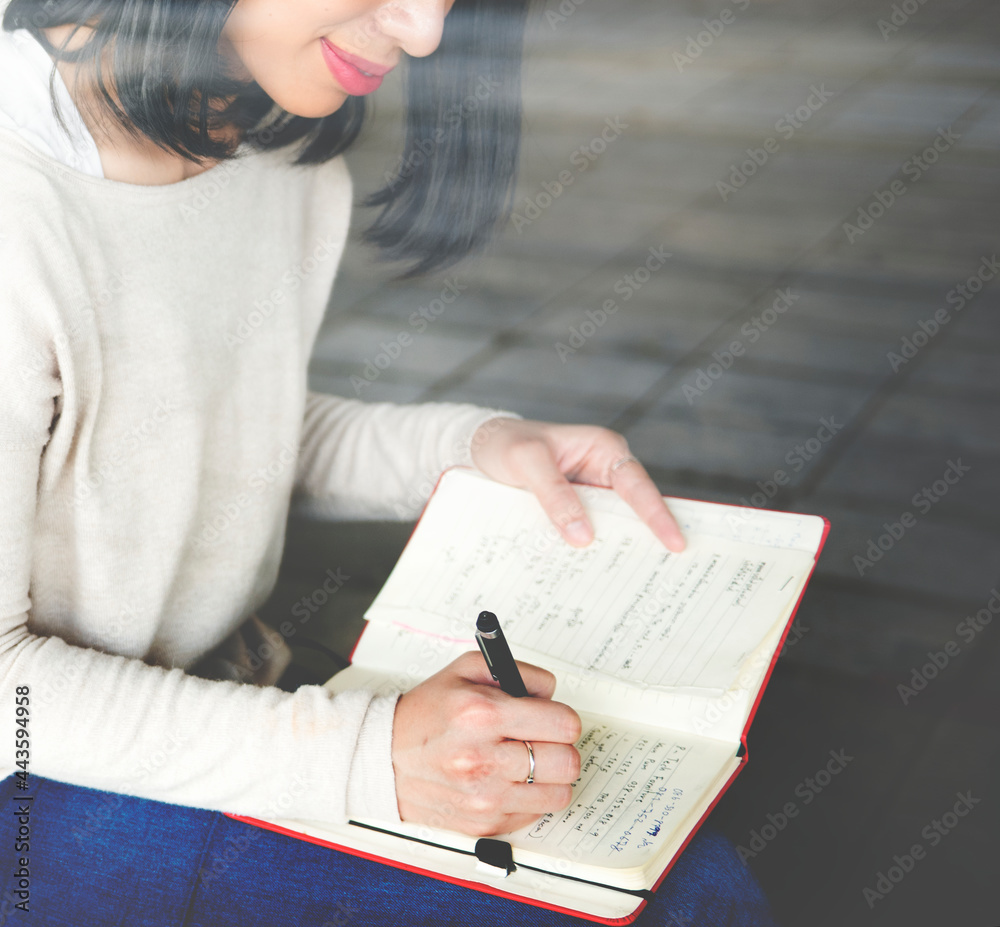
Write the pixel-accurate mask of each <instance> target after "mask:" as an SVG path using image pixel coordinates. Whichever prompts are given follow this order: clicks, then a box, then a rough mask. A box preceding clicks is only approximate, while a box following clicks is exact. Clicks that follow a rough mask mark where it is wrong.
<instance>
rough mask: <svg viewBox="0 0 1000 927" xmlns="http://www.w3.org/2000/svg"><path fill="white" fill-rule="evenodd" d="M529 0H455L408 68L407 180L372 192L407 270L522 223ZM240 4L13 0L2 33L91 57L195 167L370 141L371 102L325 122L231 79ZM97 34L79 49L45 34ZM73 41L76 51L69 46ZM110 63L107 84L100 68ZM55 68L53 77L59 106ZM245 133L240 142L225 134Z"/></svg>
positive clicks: (123, 100) (350, 105) (134, 116)
mask: <svg viewBox="0 0 1000 927" xmlns="http://www.w3.org/2000/svg"><path fill="white" fill-rule="evenodd" d="M529 2H530V0H456V2H455V5H454V7H453V8H452V10H451V12H450V13H449V15H448V17H447V18H446V20H445V26H444V34H443V36H442V40H441V45H440V47H439V48H438V50H437V51H436V52H434V54H432V55H430V56H428V57H426V58H414V59H412V60H411V61H410V62H409V74H408V80H409V86H408V106H407V116H406V122H407V124H406V140H405V144H404V149H403V153H402V156H401V158H400V160H399V163H398V165H397V169H396V170H395V171H394V172H387V173H386V176H385V184H384V186H383V187H382V188H381V189H379V190H377V191H376V192H375V193H373V194H371V195H370V196H368V197H367V198H366V199H365V200H364V201H363V202H364V205H366V206H373V207H381V211H380V212H379V214H378V216H377V217H376V219H375V221H374V223H373V225H372V226H371V228H369V229H368V231H367V232H366V233H365V235H364V238H365V240H366V241H368V242H370V243H373V244H375V245H377V246H378V247H379V249H380V250H381V253H382V256H383V257H384V258H385V259H388V260H394V261H402V262H405V263H407V264H408V265H409V266H408V267H407V268H406V270H405V271H404V272H403V273H401V274H400V276H402V277H404V278H405V277H412V276H415V275H417V274H422V273H426V272H428V271H432V270H439V269H441V268H444V267H448V266H450V265H452V264H454V263H456V262H457V261H459V260H461V258H463V257H465V256H466V255H467V254H469V253H471V252H474V251H477V250H480V249H481V248H482V247H483V246H484V245H485V244H486V243H487V242H488V241H489V240H490V239H491V237H492V236H493V234H494V233H495V232H496V231H497V230H498V229H499V228H500V226H501V225H502V224H503V222H504V220H505V219H506V218H507V216H508V215H509V210H510V206H511V200H512V196H513V188H514V181H515V178H516V173H517V163H518V151H519V148H520V139H521V85H520V70H521V50H522V43H523V35H524V20H525V15H526V12H527V6H528V3H529ZM236 3H237V0H44V2H41V0H10V4H9V6H8V7H7V10H6V12H5V13H4V17H3V28H4V29H6V30H8V31H12V30H14V29H27V30H28V31H29V32H30V33H32V35H34V36H35V38H36V39H38V41H39V42H40V43H41V44H42V45H43V46H44V47H45V48H46V50H47V51H48V52H49V54H50V55H52V57H53V58H55V59H57V60H65V61H71V62H79V61H84V62H87V61H89V62H90V63H91V64H92V66H93V70H94V74H95V75H96V78H97V88H98V90H99V94H100V100H99V102H100V104H101V105H102V106H103V109H104V111H105V112H106V113H107V114H110V116H111V117H112V118H113V119H114V121H115V122H116V123H117V124H118V125H120V126H121V127H122V128H123V129H124V130H125V131H127V132H129V133H130V134H132V135H133V136H134V137H136V138H139V137H145V138H146V139H149V140H151V141H152V142H154V143H155V144H156V145H158V146H159V147H161V148H163V149H164V150H167V151H173V152H176V153H177V154H178V155H180V156H182V157H184V158H186V159H187V160H190V161H194V162H196V163H200V162H201V161H203V160H213V161H224V160H228V159H231V158H234V157H236V148H237V144H238V141H244V142H247V143H248V144H249V145H250V146H251V147H253V148H256V149H258V150H266V149H273V148H281V147H284V146H288V145H291V144H293V143H296V142H301V150H300V151H299V154H298V156H297V158H296V159H295V162H294V163H295V164H299V165H315V164H322V163H324V162H326V161H329V160H330V159H331V158H334V157H336V156H337V155H339V154H341V153H342V152H344V151H346V150H347V149H348V148H349V147H350V146H351V145H352V144H353V143H354V142H355V141H356V139H357V138H358V136H359V134H360V132H361V128H362V125H363V122H364V118H365V101H364V99H363V98H360V97H349V98H348V100H347V101H346V102H345V104H344V105H343V106H342V107H341V108H340V109H339V110H338V111H337V112H335V113H333V114H332V115H330V116H326V117H322V118H306V117H302V116H294V115H292V114H290V113H287V112H284V111H283V110H281V109H280V107H278V106H277V105H276V104H275V103H274V102H273V101H272V100H271V99H270V98H269V97H268V96H267V94H266V93H264V91H263V90H262V89H261V87H260V86H259V85H258V84H257V83H256V82H252V81H251V82H249V83H248V82H246V81H242V80H239V79H237V78H236V77H234V76H232V75H231V74H229V73H228V72H227V64H226V61H225V59H224V57H223V55H222V54H221V53H220V51H219V43H220V40H221V38H222V31H223V27H224V26H225V23H226V20H227V19H228V17H229V14H230V13H231V12H232V10H233V8H234V7H235V5H236ZM67 24H72V25H76V26H77V27H78V28H79V27H80V26H83V25H92V26H93V27H94V34H93V35H92V37H91V38H90V40H89V41H88V42H87V43H86V44H85V45H84V46H83V47H81V48H80V49H78V50H76V51H72V52H71V51H64V50H61V49H57V48H55V47H53V46H52V45H51V43H49V41H48V40H47V38H46V36H45V35H44V33H43V32H42V30H43V29H47V28H50V27H55V26H63V25H67ZM67 44H68V43H67ZM106 57H107V60H109V61H110V65H109V70H110V82H111V84H112V86H113V87H114V93H115V95H116V96H117V99H118V101H119V102H116V100H115V97H114V96H112V93H111V91H110V89H109V87H108V81H107V77H108V75H105V74H104V73H102V68H101V67H100V62H101V61H102V60H105V58H106ZM55 75H56V67H55V64H53V69H52V75H51V79H50V90H52V91H53V93H52V101H53V108H54V110H55V112H56V116H57V118H59V119H60V121H61V118H62V117H61V114H60V113H59V112H58V108H57V107H56V103H55V93H54V81H55ZM224 128H234V129H238V130H239V136H240V138H239V139H238V140H233V139H232V137H231V136H229V138H228V140H226V139H225V138H223V137H220V133H219V131H218V130H220V129H224Z"/></svg>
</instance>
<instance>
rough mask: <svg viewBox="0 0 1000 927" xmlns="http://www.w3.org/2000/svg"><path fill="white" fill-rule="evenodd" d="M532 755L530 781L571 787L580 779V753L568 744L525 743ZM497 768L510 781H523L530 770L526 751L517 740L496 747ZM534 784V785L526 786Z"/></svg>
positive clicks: (529, 761)
mask: <svg viewBox="0 0 1000 927" xmlns="http://www.w3.org/2000/svg"><path fill="white" fill-rule="evenodd" d="M529 743H530V744H531V750H532V752H533V753H534V755H535V770H534V773H533V775H534V779H535V782H537V783H542V784H545V785H571V784H572V783H574V782H576V780H577V779H579V778H580V752H579V751H578V750H577V749H576V747H573V746H571V745H569V744H553V743H546V742H545V741H541V740H539V741H529ZM497 755H498V760H497V763H498V766H499V767H500V769H502V770H503V774H504V778H506V779H508V780H509V781H510V782H524V781H525V780H526V779H527V778H528V772H529V771H530V770H531V758H530V756H529V755H528V748H527V747H526V746H525V745H524V743H523V741H520V740H505V741H503V743H500V744H497ZM530 784H532V785H533V784H534V783H530Z"/></svg>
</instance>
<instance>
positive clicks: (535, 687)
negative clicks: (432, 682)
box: [452, 650, 556, 699]
mask: <svg viewBox="0 0 1000 927" xmlns="http://www.w3.org/2000/svg"><path fill="white" fill-rule="evenodd" d="M514 662H515V663H516V664H517V670H518V672H519V673H520V674H521V680H522V681H523V682H524V688H525V689H527V690H528V695H530V696H532V697H533V698H543V699H550V698H552V693H553V692H555V691H556V677H555V676H553V675H552V673H550V672H549V671H548V670H547V669H542V668H541V667H540V666H535V665H534V664H532V663H523V662H522V661H521V660H515V661H514ZM452 666H453V667H454V669H455V671H456V672H457V673H458V674H459V675H460V676H461V677H462V678H463V679H467V680H468V681H469V682H475V683H478V684H479V685H485V686H496V684H497V683H496V681H495V680H494V679H493V674H492V673H490V669H489V667H488V666H487V665H486V660H485V659H483V655H482V653H480V652H479V651H478V650H470V651H469V652H468V653H463V654H462V656H460V657H458V659H456V660H455V661H454V662H453V663H452Z"/></svg>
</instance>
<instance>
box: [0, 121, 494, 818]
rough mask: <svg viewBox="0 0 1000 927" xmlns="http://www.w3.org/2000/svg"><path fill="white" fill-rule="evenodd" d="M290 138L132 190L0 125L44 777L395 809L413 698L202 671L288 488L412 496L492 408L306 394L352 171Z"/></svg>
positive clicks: (227, 634)
mask: <svg viewBox="0 0 1000 927" xmlns="http://www.w3.org/2000/svg"><path fill="white" fill-rule="evenodd" d="M292 155H293V152H291V151H289V150H285V151H280V152H270V153H263V154H261V153H256V154H254V153H251V154H247V155H246V156H245V157H243V158H241V159H240V160H238V161H236V162H232V163H228V164H223V165H220V166H218V167H216V168H214V169H212V170H209V171H207V172H205V173H202V174H199V175H197V176H195V177H193V178H191V179H189V180H185V181H182V182H180V183H175V184H171V185H168V186H158V187H152V186H149V187H147V186H136V185H131V184H123V183H118V182H115V181H110V180H105V179H103V178H95V177H90V176H87V175H85V174H83V173H80V172H78V171H76V170H74V169H72V168H69V167H66V166H63V165H61V164H59V163H58V162H57V161H56V160H54V159H53V158H51V157H48V156H46V155H45V154H44V153H41V152H39V151H37V150H36V149H35V148H33V147H32V146H31V145H29V144H28V143H27V142H26V141H25V140H24V139H23V138H22V137H20V136H18V135H17V134H16V133H14V132H12V131H11V130H9V129H5V128H0V177H2V182H0V210H2V213H0V215H2V220H3V221H2V222H0V705H3V706H6V711H7V712H8V713H9V717H11V718H12V717H13V706H14V690H15V688H16V687H18V686H29V687H30V698H31V720H30V731H31V745H30V766H29V769H30V772H32V773H35V774H38V775H42V776H48V777H51V778H54V779H60V780H63V781H66V782H72V783H76V784H78V785H84V786H90V787H93V788H100V789H108V790H111V791H116V792H122V793H127V794H132V795H139V796H143V797H147V798H153V799H159V800H161V801H167V802H175V803H178V804H185V805H191V806H197V807H204V808H213V809H218V810H223V811H232V812H238V813H243V814H250V815H262V816H267V815H281V816H284V817H301V818H312V819H317V820H342V819H344V817H345V815H348V814H351V815H373V816H377V817H383V818H386V819H388V820H393V819H396V815H397V810H396V802H395V784H394V780H393V774H392V763H391V754H390V750H391V733H392V715H393V709H394V706H395V697H378V698H373V697H372V695H371V693H369V692H364V691H358V692H350V693H346V694H344V695H341V696H337V697H335V698H332V697H330V696H329V695H328V694H327V693H326V691H325V690H324V689H322V688H320V687H318V686H308V687H303V688H301V689H299V690H298V691H297V692H296V693H294V694H287V693H284V692H282V691H280V690H277V689H275V688H273V687H260V686H254V685H241V684H239V683H236V682H227V681H215V680H208V679H203V678H198V677H196V676H193V675H191V674H189V673H187V672H185V670H186V669H190V668H191V667H193V666H194V665H195V664H196V663H197V662H198V661H199V660H200V659H201V658H203V657H204V656H205V654H206V653H208V652H209V651H212V650H213V648H217V647H218V646H220V645H222V646H227V645H228V644H232V642H233V641H234V640H236V641H239V634H240V631H239V629H240V627H241V625H244V623H245V622H247V620H248V618H249V617H250V616H251V615H252V614H253V612H254V610H255V609H256V608H258V607H259V606H260V604H261V603H262V602H264V600H265V599H266V598H267V596H268V594H269V593H270V591H271V589H272V587H273V584H274V582H275V578H276V574H277V570H278V564H279V559H280V557H281V552H282V546H283V541H284V531H285V522H286V517H287V515H288V511H289V505H290V500H291V498H292V494H293V491H295V492H297V493H298V494H299V495H300V496H301V497H302V499H303V501H304V503H306V504H308V505H311V506H312V507H313V508H314V509H316V510H321V511H323V512H324V513H326V514H328V515H331V516H337V515H341V516H352V517H358V516H360V517H365V516H370V517H376V516H382V517H390V518H391V517H398V516H399V515H400V514H401V513H403V512H404V511H405V512H407V513H410V514H415V513H416V512H415V509H414V501H415V500H416V501H417V503H418V504H419V501H420V500H421V499H423V498H425V497H426V495H427V492H428V490H429V487H430V486H432V485H433V482H434V480H435V478H436V477H437V475H438V474H439V473H440V472H441V470H442V469H443V468H445V467H447V466H449V465H452V464H468V463H470V458H469V441H470V438H471V435H472V433H473V432H474V431H475V429H476V428H477V427H478V426H479V425H480V424H481V423H482V422H483V421H485V420H486V419H487V418H489V417H491V415H493V414H495V413H494V412H491V411H489V410H484V409H480V408H476V407H474V406H464V405H448V404H436V405H435V404H427V405H419V406H393V405H389V404H366V403H361V402H358V401H354V400H344V399H338V398H334V397H331V396H319V395H313V394H309V393H308V392H307V389H306V367H307V363H308V360H309V356H310V352H311V350H312V345H313V341H314V338H315V336H316V333H317V329H318V327H319V325H320V321H321V318H322V315H323V311H324V307H325V305H326V302H327V298H328V295H329V292H330V288H331V285H332V281H333V277H334V272H335V269H336V266H337V262H338V261H339V258H340V255H341V252H342V249H343V245H344V240H345V236H346V234H347V226H348V219H349V213H350V205H351V184H350V179H349V177H348V174H347V170H346V168H345V165H344V162H343V160H342V159H336V160H335V161H333V162H331V163H329V164H327V165H324V166H322V167H311V168H296V167H293V166H291V164H290V159H291V157H292ZM330 566H331V568H332V569H333V570H334V571H335V570H336V568H337V567H338V564H333V563H332V564H330ZM348 582H349V580H348ZM230 649H232V648H230ZM236 649H237V650H238V649H239V648H236ZM258 649H259V648H258ZM268 649H269V648H264V653H265V654H266V652H267V650H268ZM11 730H12V731H13V729H11ZM10 736H11V738H13V733H11V735H10ZM14 759H15V753H14V745H13V742H12V741H9V742H8V743H7V745H6V746H5V747H4V748H3V750H2V752H0V763H3V764H4V765H3V766H2V767H0V775H6V774H8V773H9V772H11V771H12V770H13V768H14V767H13V762H14Z"/></svg>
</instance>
